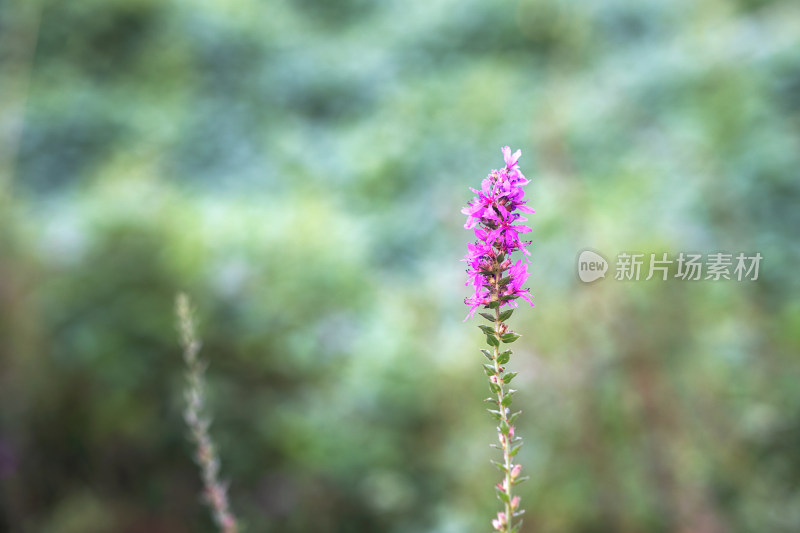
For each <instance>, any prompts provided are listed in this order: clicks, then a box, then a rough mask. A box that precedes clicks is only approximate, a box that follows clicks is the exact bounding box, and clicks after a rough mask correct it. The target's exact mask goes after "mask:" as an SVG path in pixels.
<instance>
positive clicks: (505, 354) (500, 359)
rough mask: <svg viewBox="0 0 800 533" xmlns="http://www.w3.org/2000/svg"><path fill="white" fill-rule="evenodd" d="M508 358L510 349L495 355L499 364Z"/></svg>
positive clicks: (509, 357)
mask: <svg viewBox="0 0 800 533" xmlns="http://www.w3.org/2000/svg"><path fill="white" fill-rule="evenodd" d="M509 359H511V350H506V351H504V352H502V353H500V354H499V355H498V356H497V362H498V363H500V364H501V365H504V364H506V363H508V360H509Z"/></svg>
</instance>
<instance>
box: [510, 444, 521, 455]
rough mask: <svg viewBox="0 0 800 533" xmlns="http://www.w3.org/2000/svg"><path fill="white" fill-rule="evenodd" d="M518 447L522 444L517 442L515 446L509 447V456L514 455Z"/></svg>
mask: <svg viewBox="0 0 800 533" xmlns="http://www.w3.org/2000/svg"><path fill="white" fill-rule="evenodd" d="M520 448H522V444H517V445H516V446H514V447H513V448H511V451H510V452H508V455H509V456H511V457H514V456H515V455H517V453H518V452H519V449H520Z"/></svg>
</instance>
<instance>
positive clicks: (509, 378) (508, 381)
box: [503, 372, 517, 384]
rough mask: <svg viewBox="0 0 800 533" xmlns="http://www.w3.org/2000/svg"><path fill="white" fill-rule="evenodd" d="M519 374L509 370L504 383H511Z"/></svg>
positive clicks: (504, 377)
mask: <svg viewBox="0 0 800 533" xmlns="http://www.w3.org/2000/svg"><path fill="white" fill-rule="evenodd" d="M516 375H517V373H516V372H509V373H508V374H506V375H505V376H503V383H506V384H507V383H511V380H512V379H514V377H515V376H516Z"/></svg>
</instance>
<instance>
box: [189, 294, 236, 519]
mask: <svg viewBox="0 0 800 533" xmlns="http://www.w3.org/2000/svg"><path fill="white" fill-rule="evenodd" d="M175 312H176V314H177V317H178V327H179V329H180V333H181V345H182V346H183V360H184V362H185V363H186V381H187V384H186V390H185V395H186V408H185V409H184V411H183V418H184V420H185V421H186V424H187V425H188V426H189V431H190V432H191V436H192V440H193V441H194V444H195V447H196V450H195V460H196V461H197V464H198V465H199V466H200V474H201V477H202V479H203V488H204V496H205V500H206V503H208V505H209V507H210V508H211V511H212V512H213V514H214V521H215V522H216V524H217V527H218V528H219V530H220V532H222V533H236V532H237V531H238V526H237V524H236V517H235V516H234V515H233V513H232V512H231V511H230V508H229V506H228V495H227V485H226V484H224V483H222V482H220V480H219V466H220V463H219V458H218V457H217V453H216V450H215V448H214V443H213V442H212V441H211V436H210V435H209V433H208V428H209V426H210V425H211V420H210V419H209V418H208V417H207V416H206V414H205V380H204V377H203V376H204V374H205V369H206V365H205V363H203V362H202V361H200V359H198V357H197V353H198V352H199V351H200V341H199V340H197V336H196V335H195V330H194V321H193V319H192V310H191V305H190V303H189V298H188V297H187V296H186V295H185V294H179V295H178V297H177V299H176V302H175Z"/></svg>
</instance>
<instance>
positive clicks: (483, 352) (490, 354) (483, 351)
mask: <svg viewBox="0 0 800 533" xmlns="http://www.w3.org/2000/svg"><path fill="white" fill-rule="evenodd" d="M481 353H482V354H483V355H485V356H486V359H488V360H489V361H491V360H492V352H490V351H489V350H484V349H483V348H481Z"/></svg>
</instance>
